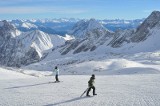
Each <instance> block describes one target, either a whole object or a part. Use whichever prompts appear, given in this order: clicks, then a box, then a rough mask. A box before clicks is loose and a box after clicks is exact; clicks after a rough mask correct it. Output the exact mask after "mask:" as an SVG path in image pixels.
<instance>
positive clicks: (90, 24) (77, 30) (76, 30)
mask: <svg viewBox="0 0 160 106" xmlns="http://www.w3.org/2000/svg"><path fill="white" fill-rule="evenodd" d="M107 32H109V31H108V30H106V29H105V28H104V27H103V26H102V24H100V23H99V22H98V21H96V20H95V19H90V20H87V21H86V20H81V21H79V22H77V24H76V25H75V26H74V27H73V28H72V30H71V31H70V33H69V34H70V35H73V36H75V37H76V38H80V39H84V38H93V37H96V38H97V37H99V36H103V35H104V34H106V33H107Z"/></svg>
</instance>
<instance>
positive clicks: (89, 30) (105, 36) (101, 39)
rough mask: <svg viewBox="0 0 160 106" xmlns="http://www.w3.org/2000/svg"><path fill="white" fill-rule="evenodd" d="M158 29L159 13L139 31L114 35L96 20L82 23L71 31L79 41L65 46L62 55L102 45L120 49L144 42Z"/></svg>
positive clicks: (127, 31) (154, 13)
mask: <svg viewBox="0 0 160 106" xmlns="http://www.w3.org/2000/svg"><path fill="white" fill-rule="evenodd" d="M153 29H154V30H153ZM158 29H160V12H159V11H154V12H152V14H151V15H150V16H149V17H148V18H147V19H146V20H145V21H144V22H143V23H142V24H141V25H140V26H139V27H138V28H137V29H130V30H123V31H116V32H114V33H113V32H110V31H108V30H107V29H105V28H104V27H103V26H102V25H101V24H99V23H98V22H97V21H96V20H94V19H91V20H89V21H80V22H78V23H77V24H76V25H75V27H74V28H73V30H72V31H71V34H72V35H74V36H75V37H76V38H77V39H76V40H74V41H72V42H70V43H69V44H66V45H64V46H63V48H62V49H61V54H62V55H64V54H67V53H69V52H72V53H73V54H76V53H80V52H86V51H94V50H95V49H97V48H98V47H99V46H101V45H105V46H106V47H107V46H109V47H112V48H120V47H122V46H124V45H127V44H130V43H139V42H143V41H145V40H146V39H147V38H148V37H149V36H151V35H153V33H154V32H155V33H156V30H158ZM155 33H154V34H155ZM105 46H104V47H105ZM104 49H105V48H104Z"/></svg>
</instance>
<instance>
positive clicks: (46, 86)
mask: <svg viewBox="0 0 160 106" xmlns="http://www.w3.org/2000/svg"><path fill="white" fill-rule="evenodd" d="M148 70H150V69H148ZM132 71H133V70H132ZM151 72H152V71H151ZM37 73H38V72H37ZM44 73H45V72H44ZM46 73H47V72H46ZM47 74H49V73H47ZM89 78H90V75H60V77H59V79H60V81H62V82H60V83H50V82H54V81H55V78H54V76H41V77H35V76H34V75H33V76H31V75H25V74H22V73H19V72H15V71H12V70H8V69H3V68H0V106H160V94H159V93H160V74H132V75H96V79H95V87H96V93H97V94H98V95H97V96H91V97H86V96H85V94H84V96H83V97H80V95H81V94H82V93H83V92H84V91H85V90H86V88H87V82H88V80H89ZM90 95H92V91H91V92H90Z"/></svg>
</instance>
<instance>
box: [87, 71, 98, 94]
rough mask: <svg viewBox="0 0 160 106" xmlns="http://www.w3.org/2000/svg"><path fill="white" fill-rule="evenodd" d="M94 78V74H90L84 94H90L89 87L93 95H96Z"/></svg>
mask: <svg viewBox="0 0 160 106" xmlns="http://www.w3.org/2000/svg"><path fill="white" fill-rule="evenodd" d="M94 80H95V75H94V74H92V77H91V78H90V80H89V81H88V90H87V94H86V96H90V95H89V92H90V90H91V89H93V95H97V94H96V93H95V86H94Z"/></svg>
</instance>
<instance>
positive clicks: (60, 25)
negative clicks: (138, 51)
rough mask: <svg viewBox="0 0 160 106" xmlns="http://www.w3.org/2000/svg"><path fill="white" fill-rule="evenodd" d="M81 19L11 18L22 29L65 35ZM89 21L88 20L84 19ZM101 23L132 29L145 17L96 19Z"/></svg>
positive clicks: (112, 26)
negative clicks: (134, 18)
mask: <svg viewBox="0 0 160 106" xmlns="http://www.w3.org/2000/svg"><path fill="white" fill-rule="evenodd" d="M80 20H81V19H74V18H70V19H65V18H62V19H44V20H43V19H42V20H34V19H33V20H19V19H17V20H9V21H8V22H11V23H12V24H13V25H14V26H16V28H17V29H18V30H20V31H23V32H26V31H31V30H35V29H38V30H41V31H43V32H46V33H48V34H58V35H62V36H64V35H65V34H66V33H67V32H68V31H69V30H71V29H72V28H73V26H74V25H75V24H76V23H77V22H78V21H80ZM83 21H88V20H83ZM96 21H98V22H99V23H101V24H102V25H103V26H104V27H105V28H107V29H109V30H111V31H115V30H117V29H123V30H124V29H131V28H136V27H137V26H138V25H140V24H141V23H142V22H143V21H144V19H136V20H122V19H115V20H107V19H105V20H96Z"/></svg>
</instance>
